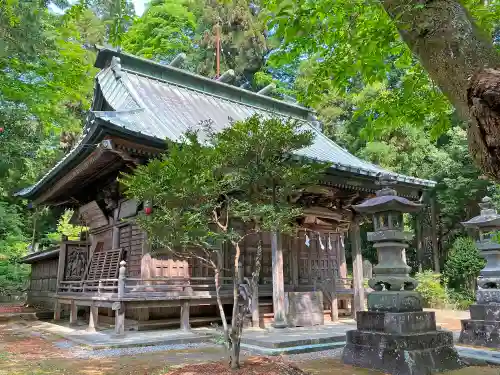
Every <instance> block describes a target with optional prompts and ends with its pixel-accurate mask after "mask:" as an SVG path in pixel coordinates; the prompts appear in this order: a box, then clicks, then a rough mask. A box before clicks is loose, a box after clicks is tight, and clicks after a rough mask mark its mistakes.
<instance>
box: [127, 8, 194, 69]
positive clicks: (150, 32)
mask: <svg viewBox="0 0 500 375" xmlns="http://www.w3.org/2000/svg"><path fill="white" fill-rule="evenodd" d="M195 28H196V19H195V16H194V14H193V13H192V12H191V11H190V10H189V7H188V1H184V2H182V1H181V2H179V1H176V0H159V1H153V2H152V3H151V4H150V5H149V7H148V8H147V10H146V11H145V13H144V14H143V16H142V17H140V18H138V19H137V20H136V21H135V22H134V24H133V25H132V26H131V27H130V29H129V30H128V32H127V33H126V34H125V36H124V42H123V48H124V49H125V50H126V51H128V52H131V53H133V54H135V55H138V56H143V57H145V58H148V59H154V60H158V61H166V62H169V61H171V60H172V59H173V58H174V57H175V56H176V55H178V54H179V53H181V52H184V53H187V52H190V51H191V50H192V48H193V40H192V39H193V36H194V32H195Z"/></svg>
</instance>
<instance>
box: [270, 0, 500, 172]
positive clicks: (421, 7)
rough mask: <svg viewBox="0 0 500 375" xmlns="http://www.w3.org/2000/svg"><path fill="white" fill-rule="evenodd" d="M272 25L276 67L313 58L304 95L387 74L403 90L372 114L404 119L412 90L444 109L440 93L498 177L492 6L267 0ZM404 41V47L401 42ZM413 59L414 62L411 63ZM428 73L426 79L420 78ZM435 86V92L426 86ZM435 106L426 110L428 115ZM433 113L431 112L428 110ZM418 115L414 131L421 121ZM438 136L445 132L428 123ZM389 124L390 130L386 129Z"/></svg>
mask: <svg viewBox="0 0 500 375" xmlns="http://www.w3.org/2000/svg"><path fill="white" fill-rule="evenodd" d="M265 3H266V4H267V8H268V11H269V15H270V16H271V17H272V18H271V25H272V26H271V27H275V30H276V32H277V33H278V35H279V36H281V37H282V40H283V41H284V44H283V46H282V51H283V52H284V53H282V54H278V55H276V57H275V62H276V61H278V60H280V59H281V60H283V59H285V60H286V59H290V58H297V57H299V56H304V55H306V56H312V57H314V58H315V59H316V61H318V63H319V64H320V68H319V69H317V71H316V80H315V82H314V83H312V84H311V86H310V90H311V91H315V92H318V93H320V92H321V91H322V89H323V86H324V85H328V84H329V82H328V81H334V82H335V83H336V85H337V88H338V89H339V90H340V91H344V92H347V91H348V90H350V89H351V88H352V87H353V85H356V84H357V83H359V82H362V83H363V85H366V84H372V83H374V82H380V81H382V82H386V80H387V75H388V73H389V71H390V70H393V69H394V68H397V69H401V70H402V72H403V73H402V74H403V75H405V76H407V80H406V83H405V85H402V86H399V87H393V90H392V91H391V92H390V93H389V95H388V96H387V97H386V102H389V103H391V105H390V106H386V107H385V108H384V106H383V104H384V103H381V104H382V105H380V106H379V107H378V108H377V109H378V110H379V112H378V113H376V115H377V116H379V117H386V118H390V119H395V118H399V117H400V115H403V116H407V117H408V118H411V116H409V114H411V112H412V104H417V105H418V100H414V99H416V98H415V97H414V96H413V95H412V92H413V91H415V90H417V91H418V92H420V93H422V94H425V95H423V96H422V97H424V98H425V97H426V96H430V97H434V102H435V103H436V105H438V106H439V107H442V108H444V107H445V106H446V105H445V103H444V102H443V99H440V98H439V95H435V94H434V93H439V92H442V93H444V95H445V96H446V98H447V99H449V101H450V102H451V103H452V104H453V106H454V107H455V108H456V111H457V113H458V115H459V116H460V117H461V118H462V119H463V120H465V121H467V123H468V141H469V149H470V151H471V154H472V155H473V157H474V159H475V160H476V162H477V163H478V164H479V165H480V166H481V168H482V169H483V170H484V172H486V173H487V174H489V175H491V176H493V177H494V178H496V179H497V180H498V179H500V163H499V161H500V160H499V157H500V153H499V150H498V142H499V140H500V130H499V129H500V114H498V113H497V111H498V109H497V107H498V103H499V100H500V99H499V95H500V94H499V93H498V90H499V89H498V86H499V78H498V77H499V74H500V73H498V72H497V71H496V69H497V67H498V65H499V64H500V58H499V56H498V53H497V51H496V49H495V45H494V43H493V35H494V33H496V32H497V27H498V14H499V10H500V4H499V2H498V1H488V2H483V1H476V0H469V1H464V2H458V1H455V0H434V1H419V0H412V1H409V2H408V1H400V0H380V1H376V0H355V1H346V0H339V1H336V2H333V3H332V2H331V1H326V0H322V1H314V2H313V1H307V0H297V1H274V0H269V1H266V2H265ZM403 42H404V43H403ZM414 57H416V58H417V59H418V61H416V60H415V59H414ZM425 72H427V73H428V74H429V77H430V78H431V79H432V81H431V80H429V79H428V78H427V76H426V75H425ZM434 83H435V84H437V86H438V88H436V87H434V86H433V84H434ZM432 108H435V107H434V106H430V107H427V110H426V112H429V109H432ZM432 112H433V113H434V115H435V114H438V111H436V110H434V111H432ZM425 117H426V116H417V117H416V118H415V120H414V121H413V122H414V123H415V124H417V125H419V122H420V123H423V122H425V121H428V120H429V119H428V118H425ZM435 120H436V122H435V127H436V128H437V129H438V131H437V132H438V133H442V132H443V131H445V130H446V129H447V128H449V127H450V126H451V123H450V122H448V123H443V121H441V120H440V119H439V116H438V117H437V118H435ZM389 126H391V124H389Z"/></svg>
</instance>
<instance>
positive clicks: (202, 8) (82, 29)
mask: <svg viewBox="0 0 500 375" xmlns="http://www.w3.org/2000/svg"><path fill="white" fill-rule="evenodd" d="M294 3H296V2H293V1H290V0H286V1H272V0H265V1H247V0H234V1H217V0H185V1H183V0H153V1H151V2H150V3H149V4H148V5H147V6H146V10H145V12H144V13H143V14H142V15H141V16H137V15H136V14H135V11H134V7H133V4H132V3H131V2H130V1H128V0H87V1H84V0H82V1H79V2H66V1H65V0H59V1H54V2H50V1H39V0H37V1H35V0H5V1H2V2H0V88H1V91H0V155H2V156H1V159H0V294H2V293H9V292H15V291H17V290H19V289H20V288H22V287H23V285H24V281H25V280H26V277H27V273H28V272H29V270H28V269H27V268H26V267H24V266H20V265H19V264H18V263H17V260H18V259H19V258H20V257H22V256H23V255H25V254H26V252H27V251H30V250H29V247H30V246H31V247H33V245H35V244H38V245H37V246H39V247H40V248H45V249H47V248H50V246H52V245H53V244H54V243H55V241H56V240H57V239H58V238H59V237H60V235H61V234H66V235H69V236H70V237H71V236H76V235H77V232H78V228H73V227H71V226H70V225H68V219H69V216H70V213H68V212H65V211H64V210H62V209H51V210H49V209H47V208H45V207H34V206H33V205H32V204H31V202H27V201H24V200H20V199H17V198H15V197H14V195H13V194H14V193H15V192H16V191H18V190H19V189H21V188H24V187H26V186H28V185H30V184H32V183H33V182H35V181H36V180H37V178H39V177H40V176H41V175H42V174H43V173H44V172H45V171H47V170H48V169H49V168H50V167H51V166H53V165H54V163H55V162H56V161H57V160H58V158H60V157H61V156H63V155H64V154H65V153H67V152H68V151H69V150H70V149H71V147H72V146H73V144H74V143H75V142H76V141H77V140H78V137H79V136H80V133H81V130H82V127H83V124H84V120H85V116H86V114H87V111H88V109H89V107H90V104H91V100H92V94H93V79H94V75H95V74H96V73H97V70H96V69H95V68H94V67H93V63H94V60H95V56H96V47H95V46H96V45H107V46H112V47H115V48H121V49H122V50H124V51H125V52H129V53H132V54H135V55H138V56H142V57H144V58H148V59H153V60H155V61H158V62H159V63H168V62H170V61H171V60H172V59H173V58H174V57H175V56H176V55H178V54H179V53H181V52H182V53H185V54H186V55H187V59H186V61H185V63H184V65H183V68H184V69H187V70H190V71H192V72H195V73H198V74H202V75H204V76H207V77H212V78H213V77H214V76H215V74H216V66H215V46H216V34H217V29H219V33H220V37H221V48H222V51H221V72H224V71H225V70H227V69H233V70H234V71H235V73H236V79H235V80H234V81H233V82H232V84H234V85H237V86H240V87H243V88H246V89H248V90H252V91H257V90H259V89H261V88H263V87H265V86H266V85H268V84H270V83H274V84H275V85H276V87H277V88H276V90H275V91H274V92H273V93H272V95H274V96H275V97H278V98H280V99H283V100H287V101H294V102H298V103H299V104H301V105H304V106H308V107H311V108H314V109H315V110H316V111H317V113H318V117H319V119H320V120H321V121H322V124H323V132H324V133H325V134H327V135H328V136H329V137H331V138H332V139H333V140H335V141H336V142H337V143H338V144H340V145H341V146H342V147H344V148H346V149H348V150H349V151H350V152H352V153H353V154H355V155H357V156H359V157H361V158H363V159H366V160H369V161H372V162H374V163H376V164H379V165H381V166H383V167H385V168H387V169H390V170H392V171H395V172H399V173H404V174H408V175H413V176H417V177H420V178H426V179H432V180H435V181H437V182H438V184H437V186H436V187H435V188H434V189H433V190H432V191H431V195H432V196H433V197H435V199H436V201H437V213H438V217H437V232H438V247H439V261H440V265H439V269H441V270H444V274H445V276H446V277H447V279H446V280H444V281H443V280H442V279H441V280H438V281H437V283H438V284H439V282H440V281H441V284H443V285H447V286H448V287H449V288H450V290H451V292H450V293H451V294H453V293H455V292H453V291H456V292H457V293H462V294H467V293H468V292H467V290H470V288H469V287H468V288H466V289H467V290H466V291H460V286H461V285H462V284H466V283H465V282H460V280H459V279H457V278H458V277H459V276H457V275H462V276H460V277H463V273H460V272H458V271H457V267H458V265H460V264H464V263H465V262H466V261H467V262H468V261H469V258H470V257H469V255H468V254H470V253H471V251H472V254H473V257H472V258H473V259H472V260H470V262H475V263H474V264H475V265H477V264H479V265H480V264H481V261H480V260H478V258H477V254H476V253H475V252H474V251H473V244H472V243H471V242H469V243H466V241H465V240H463V239H461V237H463V236H465V235H466V233H465V232H464V230H463V228H462V226H461V224H460V222H461V221H464V220H467V219H468V218H470V217H472V216H474V215H476V214H478V206H477V203H478V202H479V201H480V199H481V198H482V197H483V196H485V195H489V196H491V197H492V198H493V200H494V202H495V204H496V205H497V206H498V205H500V188H499V185H497V184H494V183H492V182H490V181H488V179H487V178H485V177H484V176H482V175H481V172H480V171H479V169H478V168H477V167H476V166H475V165H474V164H473V162H472V159H471V157H470V154H469V152H468V149H467V140H466V124H465V123H463V122H462V121H461V120H459V119H458V116H457V115H456V114H455V111H454V109H453V107H452V106H451V105H450V103H449V101H448V100H447V99H446V97H445V96H444V95H443V94H442V92H441V91H440V90H439V89H438V88H437V86H436V85H435V84H434V83H433V82H432V81H431V80H430V78H429V77H428V75H427V73H426V72H425V70H424V69H423V67H422V66H421V64H420V63H419V62H418V60H417V59H415V57H414V56H413V55H412V53H411V51H410V50H409V48H408V47H407V46H406V44H404V43H403V42H402V41H401V39H400V37H399V34H398V32H397V30H396V28H395V27H394V25H393V23H392V21H391V19H390V18H389V17H388V16H387V14H386V13H385V12H384V10H383V8H382V7H381V6H380V4H379V2H378V1H365V0H338V1H335V2H331V1H326V0H318V1H315V2H309V3H308V2H305V3H304V4H303V5H302V6H301V7H300V11H299V12H298V13H297V8H296V7H294V6H293V4H294ZM464 3H465V6H466V7H467V8H468V10H469V11H470V12H471V14H472V15H473V16H474V18H475V20H476V22H477V23H478V24H479V25H480V26H481V28H482V29H483V30H485V31H486V32H487V33H488V34H490V37H491V38H492V39H493V41H494V42H496V41H498V37H499V35H500V2H498V1H488V2H483V1H476V0H467V1H465V2H464ZM295 5H296V4H295ZM292 12H293V20H294V22H295V24H294V27H295V29H290V27H285V24H286V23H287V22H289V21H290V17H287V14H288V15H289V16H291V15H292ZM291 30H294V32H291ZM425 220H427V221H429V220H430V219H429V217H428V216H425ZM407 224H408V227H409V228H412V226H413V225H414V223H413V222H412V221H409V222H408V223H407ZM429 224H430V223H427V225H426V227H428V226H429ZM364 230H365V232H366V231H367V230H369V227H366V228H364ZM457 239H458V242H457V241H456V240H457ZM454 243H455V246H453V244H454ZM363 248H364V256H365V257H367V258H368V259H370V260H375V254H374V252H373V250H372V249H371V248H370V247H369V245H368V244H366V242H365V246H364V247H363ZM425 248H426V249H430V243H427V244H426V246H425ZM463 249H465V250H463ZM427 255H428V256H427ZM408 257H409V261H410V263H412V265H413V266H415V249H414V247H412V248H411V249H410V250H409V251H408ZM452 264H455V266H452ZM467 264H469V263H467ZM477 267H478V266H475V268H474V267H472V268H471V269H473V270H475V269H476V268H477ZM435 268H437V267H436V265H435V264H433V263H432V255H431V254H426V257H425V259H424V269H435ZM474 272H477V271H474ZM426 275H427V274H426ZM427 276H428V277H429V278H432V277H433V276H429V275H427ZM427 276H425V275H424V276H422V277H427ZM466 277H468V278H471V277H472V278H473V277H475V276H474V275H467V276H466ZM439 293H441V292H439ZM451 294H450V295H451Z"/></svg>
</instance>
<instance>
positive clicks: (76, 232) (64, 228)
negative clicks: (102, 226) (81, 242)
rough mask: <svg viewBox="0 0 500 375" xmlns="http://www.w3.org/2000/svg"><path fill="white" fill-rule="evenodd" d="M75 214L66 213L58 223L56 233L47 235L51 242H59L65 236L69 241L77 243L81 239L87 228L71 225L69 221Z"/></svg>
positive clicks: (69, 211) (71, 211)
mask: <svg viewBox="0 0 500 375" xmlns="http://www.w3.org/2000/svg"><path fill="white" fill-rule="evenodd" d="M73 213H74V211H73V210H66V211H64V213H63V214H62V215H61V217H60V218H59V220H58V222H57V228H56V232H52V233H48V234H47V238H48V239H49V240H51V241H54V242H58V241H60V240H61V236H63V235H64V236H66V237H68V239H69V240H72V241H77V240H78V239H79V238H80V234H81V233H82V232H86V231H87V228H86V227H83V226H79V225H73V224H70V222H69V221H70V220H71V217H72V216H73Z"/></svg>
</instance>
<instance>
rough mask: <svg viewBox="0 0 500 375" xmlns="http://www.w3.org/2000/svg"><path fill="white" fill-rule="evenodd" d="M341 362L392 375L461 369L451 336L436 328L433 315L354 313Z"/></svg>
mask: <svg viewBox="0 0 500 375" xmlns="http://www.w3.org/2000/svg"><path fill="white" fill-rule="evenodd" d="M357 327H358V329H357V330H353V331H348V332H347V339H346V342H347V343H346V346H345V348H344V352H343V354H342V360H343V362H344V363H346V364H350V365H354V366H359V367H365V368H371V369H376V370H380V371H383V372H384V373H386V374H393V375H406V374H411V375H428V374H430V373H434V372H441V371H447V370H455V369H458V368H461V367H463V363H462V362H461V361H460V359H459V357H458V354H457V352H456V350H455V348H454V347H453V334H452V333H451V332H448V331H438V330H437V329H436V317H435V314H434V312H423V311H417V312H378V311H360V312H358V313H357Z"/></svg>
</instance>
